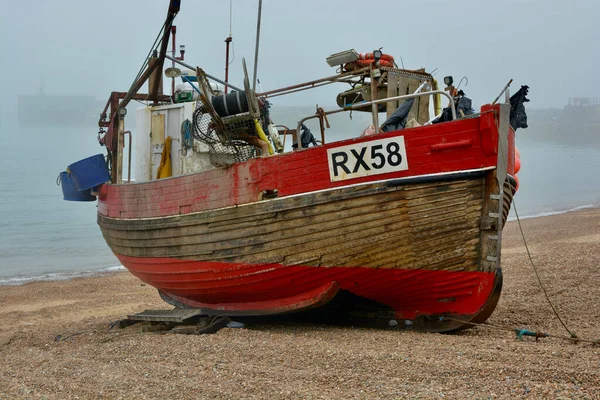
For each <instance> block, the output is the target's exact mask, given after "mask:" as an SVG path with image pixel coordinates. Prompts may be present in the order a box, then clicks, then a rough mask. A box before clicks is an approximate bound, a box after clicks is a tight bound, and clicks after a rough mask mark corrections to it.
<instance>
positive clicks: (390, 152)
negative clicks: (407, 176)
mask: <svg viewBox="0 0 600 400" xmlns="http://www.w3.org/2000/svg"><path fill="white" fill-rule="evenodd" d="M327 163H328V164H329V176H330V178H331V181H332V182H336V181H343V180H346V179H353V178H359V177H363V176H369V175H378V174H385V173H388V172H395V171H406V170H407V169H408V160H407V159H406V147H405V146H404V136H398V137H393V138H388V139H380V140H372V141H369V142H364V143H359V144H351V145H348V146H342V147H335V148H332V149H327Z"/></svg>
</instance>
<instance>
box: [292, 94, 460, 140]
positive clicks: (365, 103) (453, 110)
mask: <svg viewBox="0 0 600 400" xmlns="http://www.w3.org/2000/svg"><path fill="white" fill-rule="evenodd" d="M436 94H441V95H444V96H446V97H447V98H448V100H450V110H451V111H452V120H455V119H456V107H455V105H454V100H453V99H452V96H450V95H449V94H448V93H447V92H445V91H443V90H432V91H429V92H421V93H412V94H406V95H402V96H394V97H386V98H384V99H377V100H372V101H367V102H364V103H358V104H352V105H350V106H346V107H344V108H340V109H339V110H332V111H325V112H324V113H322V114H315V115H310V116H308V117H306V118H303V119H301V120H300V122H298V126H297V129H296V143H298V149H301V148H302V141H301V140H300V137H301V133H300V130H301V128H302V124H304V122H306V121H308V120H309V119H313V118H321V117H322V115H331V114H337V113H341V112H344V111H352V110H356V109H359V108H364V107H366V106H370V105H373V104H380V103H387V102H388V101H396V100H405V99H412V98H415V97H423V96H433V95H436ZM375 129H377V131H378V132H379V127H377V126H376V127H375Z"/></svg>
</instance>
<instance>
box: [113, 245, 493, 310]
mask: <svg viewBox="0 0 600 400" xmlns="http://www.w3.org/2000/svg"><path fill="white" fill-rule="evenodd" d="M117 256H118V257H119V260H120V261H121V262H122V263H123V265H124V266H126V267H127V269H128V270H129V271H130V272H131V273H132V274H134V275H135V276H137V277H138V278H140V279H141V280H142V281H144V282H147V283H149V284H151V285H153V286H155V287H156V288H158V289H159V290H160V291H161V292H163V293H164V294H165V295H166V296H168V297H169V298H172V299H173V300H175V301H176V302H179V303H182V304H185V305H186V306H189V307H197V308H202V309H205V310H206V312H207V313H208V314H211V313H212V314H226V315H267V314H278V313H283V312H289V311H297V310H301V309H306V308H310V307H314V306H317V305H320V304H323V303H325V302H327V301H328V300H330V299H331V298H333V296H334V295H335V294H337V291H338V290H346V291H348V292H350V293H352V294H355V295H357V296H360V297H364V298H367V299H371V300H374V301H376V302H379V303H382V305H387V306H389V307H391V308H392V309H393V310H394V312H395V316H396V318H400V319H409V320H414V319H417V318H418V317H420V316H430V315H444V314H446V315H455V316H473V315H476V314H477V313H478V312H479V311H480V310H481V308H482V307H483V305H484V304H485V302H486V300H487V299H488V297H489V296H490V295H491V293H492V291H493V289H494V285H495V277H496V274H495V273H491V272H450V271H443V270H433V271H432V270H421V269H412V270H410V269H409V270H407V269H373V268H367V267H326V268H315V267H310V266H286V265H281V264H267V265H249V264H239V263H235V264H234V263H218V262H198V261H186V260H178V259H172V258H139V257H127V256H119V255H117Z"/></svg>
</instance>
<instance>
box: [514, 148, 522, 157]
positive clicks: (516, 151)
mask: <svg viewBox="0 0 600 400" xmlns="http://www.w3.org/2000/svg"><path fill="white" fill-rule="evenodd" d="M515 157H516V158H521V152H520V151H519V149H517V146H515Z"/></svg>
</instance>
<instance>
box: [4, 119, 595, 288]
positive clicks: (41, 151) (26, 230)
mask: <svg viewBox="0 0 600 400" xmlns="http://www.w3.org/2000/svg"><path fill="white" fill-rule="evenodd" d="M297 111H298V110H277V109H274V110H273V117H274V119H275V120H276V123H287V124H290V125H288V126H290V127H292V128H293V127H294V126H293V125H294V124H296V123H297V121H298V120H299V119H300V118H299V117H298V116H297V115H296V114H297ZM313 112H314V111H313V110H310V112H309V113H308V114H306V115H310V114H312V113H313ZM287 119H290V121H287ZM330 123H331V129H330V130H328V131H327V137H328V138H341V137H352V136H354V137H356V136H358V135H359V134H360V132H362V130H363V129H364V128H366V127H367V125H368V123H369V118H366V117H365V115H364V114H358V113H356V114H355V115H354V117H353V120H352V121H351V120H349V117H348V115H343V116H342V115H340V116H335V117H333V116H332V117H330ZM308 125H309V127H310V128H311V129H312V130H313V132H314V133H316V132H317V131H318V129H317V126H316V125H315V124H314V123H312V124H308ZM363 125H364V126H363ZM573 134H576V132H572V133H571V135H573ZM134 135H135V132H134ZM315 136H319V135H315ZM134 137H135V136H134ZM599 137H600V132H599ZM288 139H289V138H288ZM0 140H1V141H2V147H1V148H2V150H3V151H2V153H1V155H0V285H2V284H4V285H6V284H20V283H24V282H28V281H31V280H43V279H68V278H70V277H73V276H82V275H89V274H96V273H99V272H101V271H106V270H114V269H119V268H122V267H120V266H119V262H118V260H117V258H116V257H115V256H114V255H113V254H112V253H111V251H110V249H109V248H108V246H107V245H106V243H105V241H104V239H103V238H102V234H101V233H100V229H99V227H98V225H97V224H96V203H95V202H87V203H83V202H71V201H64V200H63V199H62V191H61V188H60V187H59V186H57V184H56V180H57V177H58V174H59V173H60V172H61V171H64V170H65V168H66V167H67V166H68V165H69V164H71V163H73V162H75V161H78V160H80V159H82V158H86V157H89V156H91V155H94V154H98V153H104V152H105V149H104V148H103V147H100V146H99V144H98V141H97V128H94V123H93V121H91V122H90V124H89V125H87V126H43V127H41V126H40V127H23V126H18V125H17V124H16V123H14V124H10V123H7V122H6V121H4V123H3V124H2V125H1V126H0ZM517 146H518V148H519V150H520V153H521V161H522V169H521V172H520V173H519V174H518V176H519V179H520V184H521V186H520V188H519V191H518V193H517V195H516V197H515V204H516V207H517V211H518V212H519V215H520V216H521V217H526V216H536V215H549V214H552V213H556V212H563V211H565V210H570V209H576V208H579V207H589V206H597V205H600V146H598V145H597V144H592V145H590V146H583V147H581V146H580V147H575V146H572V145H570V141H569V140H568V137H565V140H564V141H562V142H556V141H554V142H549V141H545V140H544V136H543V132H539V131H536V126H535V123H534V122H532V121H530V128H529V129H526V130H518V131H517ZM409 163H410V160H409ZM511 213H512V214H511V218H514V212H511Z"/></svg>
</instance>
